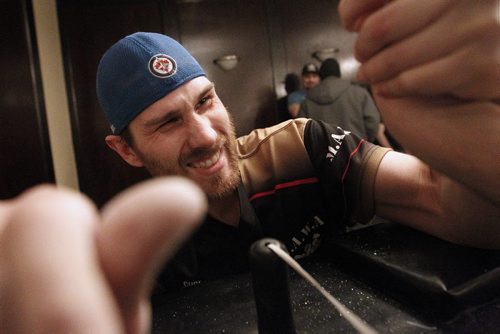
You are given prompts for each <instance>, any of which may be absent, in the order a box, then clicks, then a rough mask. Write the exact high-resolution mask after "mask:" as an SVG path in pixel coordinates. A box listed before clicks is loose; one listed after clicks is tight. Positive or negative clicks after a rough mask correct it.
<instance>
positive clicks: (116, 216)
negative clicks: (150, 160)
mask: <svg viewBox="0 0 500 334" xmlns="http://www.w3.org/2000/svg"><path fill="white" fill-rule="evenodd" d="M205 208H206V202H205V199H204V195H203V194H202V192H201V191H200V190H199V189H198V188H197V187H195V186H193V184H192V183H191V182H190V181H186V180H184V179H180V178H168V179H164V178H157V179H154V180H152V181H147V182H145V183H143V184H140V185H137V186H134V187H132V188H131V189H129V190H126V191H125V192H123V193H122V194H120V195H118V196H117V197H115V198H114V199H113V200H112V201H111V202H110V203H108V204H107V205H106V206H105V207H104V208H103V210H102V211H101V213H99V212H98V211H97V209H96V208H95V206H94V205H93V204H92V203H91V202H90V201H89V200H88V199H87V198H85V197H84V196H82V195H80V194H78V193H75V192H73V191H69V190H64V189H60V188H56V187H54V186H39V187H35V188H33V189H30V190H29V191H27V192H25V193H24V194H22V195H20V196H19V197H18V198H16V199H14V200H11V201H4V202H0V324H1V332H2V333H3V332H5V333H146V332H147V331H148V330H149V326H150V318H151V311H150V304H149V294H150V291H151V289H152V286H153V284H154V278H155V275H156V274H157V272H158V271H159V270H160V268H161V265H162V264H164V263H165V261H167V260H168V258H169V257H171V256H172V255H173V253H174V252H175V251H176V250H177V249H178V247H179V246H180V244H181V243H182V242H183V241H184V240H185V239H186V238H187V237H188V236H189V234H190V233H191V232H192V231H193V230H194V229H195V228H196V227H197V226H198V222H199V221H200V219H201V218H202V215H203V214H204V212H205Z"/></svg>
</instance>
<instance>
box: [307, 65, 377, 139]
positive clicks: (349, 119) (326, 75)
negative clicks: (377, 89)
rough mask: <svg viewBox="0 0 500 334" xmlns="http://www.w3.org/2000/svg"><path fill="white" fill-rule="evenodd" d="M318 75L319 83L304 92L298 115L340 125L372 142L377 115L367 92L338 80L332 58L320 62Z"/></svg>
mask: <svg viewBox="0 0 500 334" xmlns="http://www.w3.org/2000/svg"><path fill="white" fill-rule="evenodd" d="M319 75H320V78H321V82H320V84H319V85H317V86H316V87H313V88H311V89H310V90H309V91H308V93H307V96H306V99H305V100H304V102H303V103H302V107H301V116H304V117H309V118H313V119H317V120H322V121H324V122H327V123H331V124H334V125H336V126H340V127H341V128H343V129H345V130H348V131H351V132H353V133H355V134H357V135H358V136H360V137H362V138H365V139H366V140H368V141H371V142H373V141H374V140H375V139H376V138H377V135H378V131H379V126H380V114H379V111H378V109H377V107H376V106H375V103H374V102H373V100H372V98H371V96H370V94H369V93H368V91H367V90H366V89H364V88H362V87H359V86H356V85H353V84H351V83H350V82H349V81H346V80H342V79H340V66H339V63H338V62H337V60H336V59H333V58H329V59H326V60H325V61H323V63H322V64H321V67H320V70H319ZM382 145H383V144H382ZM383 146H384V145H383Z"/></svg>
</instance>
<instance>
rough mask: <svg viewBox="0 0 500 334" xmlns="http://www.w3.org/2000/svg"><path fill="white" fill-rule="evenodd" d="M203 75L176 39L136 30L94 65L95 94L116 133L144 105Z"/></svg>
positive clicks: (144, 107) (194, 60) (198, 66)
mask: <svg viewBox="0 0 500 334" xmlns="http://www.w3.org/2000/svg"><path fill="white" fill-rule="evenodd" d="M200 76H206V74H205V72H204V71H203V69H202V68H201V66H200V64H198V62H197V61H196V59H194V58H193V56H192V55H191V54H190V53H189V52H188V51H187V50H186V49H185V48H184V47H183V46H182V45H181V44H179V43H178V42H177V41H176V40H174V39H172V38H170V37H168V36H165V35H162V34H158V33H150V32H137V33H134V34H132V35H129V36H126V37H124V38H122V39H121V40H119V41H118V42H117V43H115V44H114V45H113V46H111V48H109V50H108V51H106V53H105V54H104V55H103V57H102V58H101V61H100V63H99V66H98V68H97V79H96V87H97V97H98V99H99V103H100V105H101V107H102V109H103V110H104V113H105V115H106V118H107V119H108V121H109V123H110V124H111V131H112V132H113V134H120V133H121V132H122V131H123V130H124V129H125V128H126V127H127V126H128V124H129V123H130V122H131V121H132V120H133V119H134V118H135V117H136V116H137V115H139V114H140V113H141V112H142V111H143V110H144V109H146V108H147V107H148V106H150V105H151V104H153V103H154V102H156V101H157V100H159V99H161V98H162V97H164V96H165V95H167V94H168V93H170V92H172V91H173V90H175V89H176V88H178V87H179V86H181V85H183V84H185V83H186V82H188V81H190V80H192V79H194V78H197V77H200Z"/></svg>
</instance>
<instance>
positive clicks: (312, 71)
mask: <svg viewBox="0 0 500 334" xmlns="http://www.w3.org/2000/svg"><path fill="white" fill-rule="evenodd" d="M301 79H302V89H299V90H296V91H295V92H293V93H292V94H290V95H288V99H287V104H288V112H289V113H290V117H291V118H297V117H298V116H299V112H300V106H301V104H302V102H303V101H304V99H305V98H306V94H307V92H308V90H309V89H311V88H313V87H315V86H316V85H317V84H319V80H320V79H319V70H318V66H316V65H315V64H313V63H309V64H305V65H304V67H303V68H302V75H301Z"/></svg>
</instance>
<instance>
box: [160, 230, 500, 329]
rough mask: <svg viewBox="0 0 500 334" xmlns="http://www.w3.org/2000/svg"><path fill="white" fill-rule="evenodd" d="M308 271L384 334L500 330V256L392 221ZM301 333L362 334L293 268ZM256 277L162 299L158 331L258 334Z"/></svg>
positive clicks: (337, 243)
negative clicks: (255, 297) (254, 281)
mask: <svg viewBox="0 0 500 334" xmlns="http://www.w3.org/2000/svg"><path fill="white" fill-rule="evenodd" d="M300 263H301V265H302V266H303V267H304V269H306V270H307V271H308V272H309V273H310V274H311V275H312V276H313V277H314V278H315V279H316V280H317V281H318V282H319V283H320V284H321V285H322V286H323V287H324V288H325V289H326V290H327V291H329V292H330V293H331V294H332V295H333V296H334V297H335V298H337V299H338V300H339V301H340V302H341V303H343V304H344V305H345V306H347V307H348V308H349V309H350V310H351V311H353V312H354V313H356V314H357V315H358V316H359V317H360V318H362V319H363V320H364V321H365V322H366V323H368V324H369V325H371V326H372V327H374V328H375V329H376V330H377V331H379V332H380V333H387V332H393V333H498V332H500V252H499V251H491V250H480V249H474V248H468V247H462V246H457V245H454V244H451V243H448V242H445V241H442V240H438V239H436V238H433V237H431V236H428V235H425V234H423V233H420V232H417V231H414V230H411V229H408V228H405V227H403V226H400V225H397V224H392V223H383V224H377V225H374V226H371V227H367V228H364V229H360V230H357V231H353V232H350V233H347V234H345V235H342V236H339V237H337V238H336V239H335V240H331V241H329V242H327V243H325V244H324V245H323V246H322V247H321V250H320V251H319V253H318V254H317V255H316V256H314V257H311V258H308V259H304V260H302V261H301V262H300ZM289 288H290V302H291V308H292V313H293V318H294V323H295V329H296V332H297V333H333V332H343V333H356V330H355V329H354V328H352V327H351V325H350V324H349V323H348V322H347V321H346V320H345V319H343V318H342V317H341V316H340V315H339V313H338V312H337V311H336V310H335V309H334V308H333V306H332V305H331V304H329V303H328V301H327V300H326V299H325V298H324V297H323V296H322V295H321V294H320V293H319V292H318V291H317V290H315V289H314V288H313V287H311V286H310V285H309V283H308V282H307V281H305V280H304V279H302V278H301V277H300V276H299V275H298V274H296V273H295V272H294V271H292V270H289ZM257 328H258V327H257V311H256V306H255V301H254V295H253V290H252V277H251V275H250V273H248V274H239V275H233V276H228V277H224V278H222V279H218V280H214V281H207V282H203V283H201V284H199V285H195V286H192V287H189V288H185V289H182V290H181V291H176V292H171V293H167V294H162V295H160V296H156V297H155V298H154V299H153V331H152V332H153V333H257V332H258V330H257Z"/></svg>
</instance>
